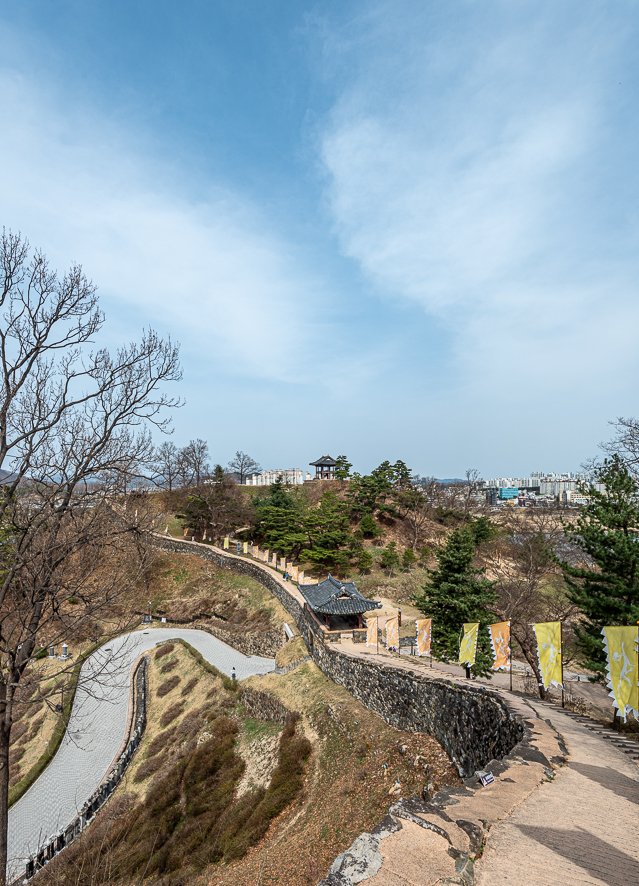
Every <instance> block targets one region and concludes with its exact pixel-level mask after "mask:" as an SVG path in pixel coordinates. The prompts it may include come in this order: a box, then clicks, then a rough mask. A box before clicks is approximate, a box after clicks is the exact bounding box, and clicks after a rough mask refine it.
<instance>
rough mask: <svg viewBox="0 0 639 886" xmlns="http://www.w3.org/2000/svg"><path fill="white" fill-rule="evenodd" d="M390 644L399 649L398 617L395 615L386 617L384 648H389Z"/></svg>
mask: <svg viewBox="0 0 639 886" xmlns="http://www.w3.org/2000/svg"><path fill="white" fill-rule="evenodd" d="M391 646H395V647H397V649H399V619H398V617H397V616H395V618H387V619H386V648H387V649H390V648H391Z"/></svg>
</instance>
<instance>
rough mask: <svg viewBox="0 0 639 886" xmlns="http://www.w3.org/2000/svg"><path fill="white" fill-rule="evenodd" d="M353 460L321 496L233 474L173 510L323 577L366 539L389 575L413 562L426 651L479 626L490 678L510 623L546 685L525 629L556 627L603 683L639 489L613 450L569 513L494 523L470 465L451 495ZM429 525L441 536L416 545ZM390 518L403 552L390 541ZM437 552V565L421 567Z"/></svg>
mask: <svg viewBox="0 0 639 886" xmlns="http://www.w3.org/2000/svg"><path fill="white" fill-rule="evenodd" d="M350 468H351V465H350V464H349V463H348V460H347V459H346V458H345V457H344V456H340V458H339V459H338V468H337V470H338V478H339V479H340V480H343V481H346V480H347V481H348V482H347V483H346V482H344V483H341V484H335V486H334V487H329V488H321V489H319V490H318V494H313V490H312V489H309V488H308V487H307V486H287V485H286V484H284V483H283V482H282V481H281V480H279V481H277V482H276V483H274V484H272V485H271V486H266V487H263V488H260V489H259V490H257V491H256V493H255V494H253V495H251V496H250V498H249V497H248V496H247V495H246V494H242V493H241V492H240V490H239V489H238V487H237V485H236V484H235V483H234V482H233V480H232V479H230V477H229V474H228V473H227V474H225V475H224V476H222V475H220V476H218V478H217V480H213V482H210V483H208V484H206V486H205V488H204V489H202V488H198V489H196V488H191V489H189V490H186V491H185V492H184V493H183V499H182V505H183V506H182V508H181V511H180V514H181V518H182V520H183V521H184V523H185V525H186V524H188V525H189V526H190V527H194V528H195V530H196V531H197V532H199V533H200V537H207V533H209V532H212V533H214V534H216V536H217V537H218V538H219V535H220V534H221V533H222V532H224V533H227V532H229V531H231V530H232V529H235V530H240V531H239V532H238V533H237V534H238V537H241V538H244V539H245V540H252V541H254V542H256V543H259V544H260V545H262V546H264V547H267V548H269V549H270V550H271V551H275V552H277V554H278V555H279V556H282V557H286V558H287V559H289V560H294V561H301V562H303V563H305V564H308V565H307V568H309V569H311V570H312V569H316V570H317V571H318V572H320V573H321V572H325V571H327V570H333V571H334V572H337V574H339V575H342V576H347V575H349V574H350V573H352V571H353V570H359V572H360V573H366V572H368V571H369V570H370V569H371V568H372V567H373V563H374V554H373V548H375V547H378V548H379V549H380V556H379V558H378V560H377V564H378V566H379V567H380V568H381V569H384V570H386V571H387V573H388V575H389V576H392V574H393V572H394V571H395V570H399V569H403V570H405V571H410V570H411V569H412V568H413V567H414V566H415V564H416V563H421V565H422V566H423V568H424V570H425V575H424V578H425V581H424V583H423V585H422V586H421V588H420V590H419V591H418V592H417V593H416V594H415V597H414V602H415V604H416V605H417V606H418V607H419V608H420V609H421V610H422V611H423V612H424V614H425V615H427V616H429V617H432V618H433V651H434V653H435V655H437V656H439V657H441V658H443V659H448V660H454V659H455V658H456V656H457V654H458V651H459V632H460V628H461V625H462V624H463V623H467V622H480V624H481V629H480V634H479V643H478V655H477V667H476V670H477V673H479V674H488V673H489V672H490V666H491V662H492V655H491V649H490V641H489V634H488V624H489V623H491V622H494V621H496V620H498V621H500V620H503V621H510V622H511V633H512V637H513V638H514V640H515V643H516V646H517V647H518V648H519V649H520V650H521V653H522V655H523V656H524V658H525V659H526V661H527V663H528V665H529V666H530V668H531V669H532V671H533V673H534V674H535V675H536V677H537V680H538V682H541V680H540V671H539V661H538V657H537V642H536V638H535V634H534V631H533V624H534V623H535V622H540V621H561V622H562V623H563V624H564V626H565V638H566V648H565V660H566V662H570V661H571V660H578V661H580V662H581V664H582V665H583V666H585V667H587V668H589V669H590V670H591V671H592V672H593V673H594V675H595V677H596V678H597V679H602V678H603V675H604V669H605V651H604V646H603V640H602V636H601V629H602V628H603V627H604V626H605V625H613V624H625V625H627V624H635V623H636V622H637V621H639V485H638V483H637V478H636V476H635V474H634V472H633V470H632V469H631V468H630V467H628V465H627V464H626V462H625V461H624V459H623V457H622V455H621V454H620V453H619V452H616V451H615V452H612V454H611V455H610V456H609V457H608V458H607V459H605V460H604V462H603V463H602V464H600V465H598V466H596V467H595V469H594V470H595V476H596V480H597V482H598V483H600V484H603V486H604V488H605V490H606V491H605V492H597V491H595V490H592V489H591V490H589V496H590V502H589V504H588V505H587V506H586V507H585V508H584V509H583V510H582V511H581V513H580V514H579V516H578V517H576V519H572V520H566V519H563V518H562V517H558V516H557V514H556V513H553V512H548V511H543V510H534V511H531V512H525V513H521V512H516V511H513V512H509V513H507V514H503V515H501V517H500V520H499V521H498V522H494V521H492V520H490V519H489V517H488V515H487V514H485V513H482V512H481V511H482V509H481V502H480V500H479V498H478V496H477V490H478V485H477V477H476V473H475V472H472V471H470V472H468V477H467V481H468V482H467V483H464V484H458V485H457V486H456V488H453V489H451V488H448V487H446V488H443V487H442V485H441V484H438V483H437V481H435V480H432V479H426V480H424V479H423V478H420V477H417V476H415V475H414V474H412V472H411V471H410V469H409V468H408V467H407V466H406V464H405V463H404V462H402V461H396V462H395V463H393V464H391V463H390V462H388V461H385V462H383V463H382V464H381V465H380V466H379V467H377V468H375V469H374V470H373V471H371V473H370V474H368V475H364V476H362V475H360V474H357V473H350ZM434 523H435V524H439V526H441V527H446V529H447V530H448V531H447V532H443V531H442V533H441V536H440V540H439V542H438V543H436V544H435V545H432V546H431V547H420V543H421V541H422V540H423V533H424V530H425V529H426V527H427V526H428V525H430V526H432V525H433V524H434ZM399 524H401V525H402V526H403V530H404V533H405V537H406V545H405V547H404V550H403V551H401V550H400V549H399V548H398V545H397V542H396V541H394V540H391V541H387V542H385V537H386V536H387V533H389V532H390V531H391V528H392V527H397V526H398V525H399ZM433 558H434V560H435V561H436V563H437V566H436V567H435V568H428V567H429V564H430V562H431V560H432V559H433ZM541 691H542V693H543V690H541Z"/></svg>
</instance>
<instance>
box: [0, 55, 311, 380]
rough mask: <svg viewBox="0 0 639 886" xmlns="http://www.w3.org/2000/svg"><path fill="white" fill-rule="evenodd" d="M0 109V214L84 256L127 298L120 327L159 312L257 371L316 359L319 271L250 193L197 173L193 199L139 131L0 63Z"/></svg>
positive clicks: (72, 255) (194, 346) (154, 318)
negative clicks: (305, 262)
mask: <svg viewBox="0 0 639 886" xmlns="http://www.w3.org/2000/svg"><path fill="white" fill-rule="evenodd" d="M67 102H69V99H68V98H67ZM0 113H1V114H2V119H3V120H5V121H10V124H9V125H5V127H4V131H3V138H2V139H1V140H0V193H1V194H2V201H1V203H2V223H3V224H5V225H6V226H7V227H10V228H12V229H13V230H18V229H21V230H22V232H23V233H24V234H25V235H27V236H28V237H29V239H30V241H31V243H32V244H33V245H34V246H38V247H40V248H42V249H43V251H44V252H45V253H46V254H47V255H48V256H49V258H50V260H51V261H52V263H53V265H54V266H57V267H59V268H60V270H62V269H63V268H64V267H65V266H67V265H68V264H69V263H70V262H71V261H72V260H75V261H79V262H81V264H82V265H83V267H84V268H85V271H86V273H87V275H88V276H90V277H91V278H92V279H93V280H94V282H95V283H96V284H98V286H99V290H100V292H101V293H102V294H103V295H106V296H108V299H109V301H110V302H111V304H115V305H116V306H118V305H119V306H121V308H122V312H121V315H120V317H119V318H118V317H117V316H116V317H113V316H112V317H111V319H112V320H114V321H115V324H114V325H115V327H116V328H119V329H120V334H122V335H126V336H127V337H129V336H134V335H137V334H138V329H131V328H130V325H131V321H139V323H140V324H142V323H144V324H145V325H156V326H159V327H160V328H161V329H162V330H163V331H165V332H167V331H168V332H171V333H172V334H173V336H174V337H175V338H177V339H178V340H180V339H181V340H182V341H183V342H184V343H185V346H184V351H185V356H186V357H189V356H191V357H195V356H196V354H197V355H199V357H200V358H201V359H204V360H205V361H206V362H208V363H209V365H210V366H211V369H213V368H216V369H219V367H220V366H223V367H225V368H226V369H227V370H229V371H230V373H231V374H237V375H238V376H242V375H244V376H250V377H252V378H254V379H256V380H259V379H264V380H268V379H271V380H280V381H288V382H293V383H297V382H298V381H300V380H303V379H304V377H305V375H306V374H307V373H308V372H310V371H312V366H311V365H309V361H308V354H309V352H312V350H313V348H312V346H311V343H312V342H313V341H314V340H315V338H316V335H317V330H316V329H314V328H313V322H314V320H315V319H316V316H317V312H318V311H321V308H322V304H323V302H324V300H325V296H326V293H325V291H324V283H323V281H321V280H320V279H317V278H316V277H314V276H313V274H312V273H308V271H307V270H306V269H305V268H304V267H302V265H301V262H300V260H299V259H298V257H297V256H296V253H295V248H294V246H292V245H291V244H290V243H287V242H286V240H285V239H284V238H283V237H282V236H279V235H278V233H277V232H274V231H273V230H272V226H271V225H270V224H269V219H268V218H267V217H265V216H264V214H263V213H262V212H260V211H259V209H258V207H256V206H255V205H253V203H252V202H251V200H250V199H249V198H247V197H246V196H245V195H242V194H241V193H234V192H232V191H231V190H230V189H229V188H226V187H220V186H216V185H215V183H210V182H206V181H205V180H203V177H201V178H200V182H201V183H202V182H203V184H201V185H200V187H202V188H203V189H205V190H203V191H202V193H201V195H200V196H199V197H198V198H197V199H194V198H193V197H192V196H191V194H189V188H188V187H186V186H185V185H184V181H183V179H184V178H185V177H186V176H187V173H186V172H185V170H184V169H180V164H179V162H176V164H175V166H173V167H172V166H170V165H169V164H167V163H163V162H160V161H158V160H156V159H154V156H153V155H154V152H153V145H152V144H150V143H149V141H148V140H147V141H146V142H145V141H144V139H143V138H141V137H140V135H139V133H138V134H137V135H136V134H135V133H131V134H127V133H126V132H124V131H123V129H122V127H121V126H116V125H114V124H113V123H111V122H110V121H109V120H108V119H105V118H103V117H100V116H99V115H98V114H96V113H95V112H94V111H92V110H91V109H90V108H87V107H86V106H83V107H80V106H74V105H73V104H72V99H71V102H70V103H67V104H63V98H62V97H61V96H59V95H57V94H56V92H55V89H53V88H42V87H36V86H35V85H34V83H33V82H30V81H28V80H27V79H25V78H24V77H22V76H20V75H19V74H17V73H16V72H15V71H10V70H6V69H5V70H4V71H0ZM192 190H193V189H192V185H191V187H190V191H191V193H192ZM111 313H112V314H113V311H112V312H111ZM123 317H126V318H127V319H126V320H123Z"/></svg>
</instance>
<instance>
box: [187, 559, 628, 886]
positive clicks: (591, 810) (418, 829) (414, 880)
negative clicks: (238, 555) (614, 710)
mask: <svg viewBox="0 0 639 886" xmlns="http://www.w3.org/2000/svg"><path fill="white" fill-rule="evenodd" d="M194 547H197V543H196V544H195V545H194ZM224 556H225V557H226V556H229V555H228V553H226V552H224ZM231 556H232V555H231ZM253 562H256V561H253ZM259 565H260V567H261V568H262V569H264V571H267V572H268V573H270V574H271V575H272V576H274V577H276V578H277V579H278V581H280V583H281V584H282V586H283V587H285V588H286V590H287V591H289V593H291V594H292V595H293V596H294V597H296V598H299V597H300V596H301V595H300V593H299V591H297V589H296V588H295V586H294V585H291V584H287V583H285V582H284V581H283V580H282V578H281V576H279V575H277V573H275V572H274V570H272V569H269V568H267V567H265V566H264V565H263V564H259ZM339 651H340V652H342V653H344V654H346V655H352V656H356V657H362V658H364V657H366V658H368V657H369V656H373V655H374V651H373V650H367V649H366V647H365V646H363V644H357V643H353V642H352V641H342V643H341V644H340V647H339ZM379 651H380V655H379V658H378V660H380V659H381V660H382V661H383V663H384V664H385V665H387V666H392V667H397V668H402V669H406V670H414V671H417V672H422V673H423V672H424V671H429V672H430V674H432V675H433V676H434V677H445V678H448V679H450V678H451V676H453V674H452V673H446V672H445V669H444V668H442V669H439V668H438V667H437V666H436V667H435V668H433V670H430V668H429V667H428V664H427V662H426V661H424V660H422V661H419V660H417V661H416V660H415V658H411V659H408V660H406V658H405V657H403V660H402V659H400V658H399V657H398V656H393V655H391V654H389V653H387V652H386V650H382V647H381V645H380V650H379ZM375 658H377V656H376V655H375ZM454 679H455V681H456V682H460V683H464V682H465V679H464V678H463V677H462V676H461V675H457V674H455V675H454ZM503 682H504V681H503V680H500V681H494V682H493V684H492V685H493V688H494V690H496V691H497V692H498V693H499V694H500V695H502V697H503V698H504V700H507V701H508V704H509V705H510V706H511V707H513V708H519V709H520V710H518V711H517V712H518V713H519V714H520V715H521V716H522V717H524V718H525V719H529V716H527V714H526V710H525V709H524V708H527V710H528V711H529V712H530V718H532V717H533V716H534V715H535V714H536V715H538V717H539V718H541V719H539V720H536V727H534V728H535V733H534V734H535V735H536V736H537V738H536V741H537V743H538V744H539V745H540V746H541V748H542V750H544V752H546V753H547V754H548V758H549V759H552V756H551V748H552V745H553V742H556V741H557V738H556V732H559V733H560V734H561V738H562V740H563V742H564V743H565V746H566V748H567V751H568V762H567V763H565V764H563V765H558V764H553V765H554V775H553V777H552V779H551V780H549V779H548V777H547V775H546V772H549V771H550V770H546V769H545V768H544V767H543V765H541V764H538V763H528V762H526V761H525V760H521V761H519V762H520V763H521V769H519V770H518V771H517V770H513V769H512V768H511V769H509V770H508V771H507V772H505V773H504V775H503V779H502V778H498V779H497V781H496V783H495V784H494V785H491V786H490V787H488V788H485V789H483V790H482V791H481V792H480V793H479V794H478V795H477V796H476V797H472V798H470V799H469V800H468V807H467V808H465V805H464V804H465V801H464V799H463V798H461V803H460V802H459V800H455V803H456V805H455V807H454V810H455V813H456V815H455V817H457V815H459V814H460V813H462V812H463V813H464V814H465V815H466V816H467V818H468V819H469V820H471V819H473V818H477V816H478V815H479V813H481V816H480V817H479V818H478V820H479V821H483V822H485V823H486V824H487V825H489V827H490V829H489V831H488V834H487V839H486V845H485V849H484V852H483V855H482V857H481V859H480V860H479V861H478V862H477V863H476V865H475V883H476V884H477V886H519V884H524V883H526V884H531V886H634V884H639V841H638V840H637V833H638V831H639V766H638V765H637V762H638V761H639V744H637V743H634V745H635V746H636V748H635V747H633V744H631V743H630V742H629V741H628V742H623V741H621V740H620V737H619V736H617V735H615V734H614V733H612V732H611V731H610V730H605V729H603V728H599V727H598V726H597V724H596V723H593V722H592V721H587V720H585V719H584V718H580V717H577V716H575V715H571V714H570V713H569V712H567V711H563V710H562V709H561V708H559V707H557V706H556V705H552V704H546V703H543V702H540V701H537V700H535V699H525V700H524V699H523V698H521V697H519V696H516V695H511V693H510V692H508V691H507V689H506V688H505V687H503V686H499V683H502V684H503ZM496 684H497V685H496ZM544 721H546V722H544ZM531 725H533V724H531ZM544 745H546V746H547V747H544ZM630 751H633V753H632V754H631V753H629V752H630ZM635 751H636V753H635ZM635 757H636V759H635ZM557 759H559V758H557ZM524 767H527V768H524ZM534 770H536V772H535V771H534ZM527 773H529V776H528V774H527ZM509 792H510V793H511V794H512V796H511V797H509V796H508V793H509ZM500 807H501V808H500ZM440 814H441V813H440ZM428 817H429V816H428V815H421V814H419V813H418V814H417V815H416V818H417V819H424V820H425V819H428ZM446 826H447V827H448V825H446ZM458 836H459V835H458ZM429 841H430V842H429ZM427 843H428V846H427V845H426V844H427ZM430 844H433V845H432V846H431V845H430ZM440 844H441V845H440ZM447 846H448V844H447V843H446V841H445V839H444V838H443V837H441V836H439V835H438V834H437V833H435V832H433V831H428V830H424V827H423V824H422V825H420V824H416V823H415V819H414V818H413V820H412V821H411V820H410V815H409V816H408V820H406V819H405V818H404V819H403V820H402V829H401V831H396V832H394V833H393V832H392V831H389V832H388V833H387V834H386V833H384V839H383V840H382V842H381V847H380V853H381V858H380V859H379V862H381V867H380V866H379V863H378V865H377V867H376V868H375V871H373V870H370V871H369V872H367V873H364V874H363V876H362V874H361V873H360V874H358V875H357V877H356V878H355V879H354V880H352V881H351V882H364V881H367V882H369V883H371V886H373V884H374V886H435V884H437V883H440V882H444V881H443V880H442V879H441V878H442V877H452V882H457V883H461V882H470V881H469V880H461V879H458V877H457V876H456V874H459V871H457V870H456V869H454V868H453V862H452V859H451V857H450V854H449V853H448V851H447ZM331 882H333V881H331ZM334 882H336V883H337V882H338V881H337V880H335V881H334ZM449 882H450V881H449Z"/></svg>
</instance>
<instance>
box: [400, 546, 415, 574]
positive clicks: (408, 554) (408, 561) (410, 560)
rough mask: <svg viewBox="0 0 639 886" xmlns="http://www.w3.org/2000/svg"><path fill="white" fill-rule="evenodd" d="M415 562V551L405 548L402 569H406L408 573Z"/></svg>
mask: <svg viewBox="0 0 639 886" xmlns="http://www.w3.org/2000/svg"><path fill="white" fill-rule="evenodd" d="M416 562H417V557H416V556H415V551H414V550H413V549H412V548H406V550H405V551H404V556H403V557H402V566H403V567H404V569H407V570H408V571H409V572H410V570H411V569H412V567H413V566H414V565H415V563H416Z"/></svg>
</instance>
